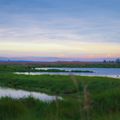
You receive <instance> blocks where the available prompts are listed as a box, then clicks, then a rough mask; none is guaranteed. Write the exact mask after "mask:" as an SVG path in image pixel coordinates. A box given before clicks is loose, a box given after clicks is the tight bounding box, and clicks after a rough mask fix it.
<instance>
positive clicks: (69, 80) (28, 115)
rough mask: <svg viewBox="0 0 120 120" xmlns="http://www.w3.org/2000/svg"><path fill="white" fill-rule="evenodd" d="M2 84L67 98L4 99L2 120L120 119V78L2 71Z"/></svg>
mask: <svg viewBox="0 0 120 120" xmlns="http://www.w3.org/2000/svg"><path fill="white" fill-rule="evenodd" d="M0 86H2V87H10V88H16V89H24V90H31V91H38V92H39V91H40V92H45V93H48V94H54V95H59V96H62V97H63V99H64V100H63V101H59V100H58V101H57V102H52V103H49V104H48V103H44V102H41V101H38V100H35V99H33V98H27V99H20V100H15V99H11V98H1V99H0V120H119V119H120V79H114V78H106V77H85V76H63V75H34V76H32V75H15V74H12V73H1V74H0ZM86 106H87V107H88V108H86Z"/></svg>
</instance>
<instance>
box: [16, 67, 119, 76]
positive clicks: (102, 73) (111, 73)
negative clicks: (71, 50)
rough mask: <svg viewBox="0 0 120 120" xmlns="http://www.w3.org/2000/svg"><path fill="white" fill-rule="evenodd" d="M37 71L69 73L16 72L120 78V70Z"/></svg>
mask: <svg viewBox="0 0 120 120" xmlns="http://www.w3.org/2000/svg"><path fill="white" fill-rule="evenodd" d="M35 69H36V70H49V69H57V70H66V71H68V72H30V73H28V72H16V73H15V74H25V75H29V74H30V75H44V74H47V75H71V74H72V75H80V76H103V77H113V78H120V68H35ZM71 70H81V71H86V70H87V71H93V73H91V72H70V71H71Z"/></svg>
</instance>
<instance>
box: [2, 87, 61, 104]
mask: <svg viewBox="0 0 120 120" xmlns="http://www.w3.org/2000/svg"><path fill="white" fill-rule="evenodd" d="M2 97H10V98H13V99H20V98H28V97H32V98H34V99H38V100H40V101H43V102H52V101H55V100H56V99H58V100H62V97H58V96H50V95H47V94H45V93H40V92H31V91H25V90H16V89H11V88H3V87H0V98H2Z"/></svg>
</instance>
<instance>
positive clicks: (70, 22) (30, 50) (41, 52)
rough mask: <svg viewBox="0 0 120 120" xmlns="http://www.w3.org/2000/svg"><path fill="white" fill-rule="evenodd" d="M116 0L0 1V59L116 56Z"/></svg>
mask: <svg viewBox="0 0 120 120" xmlns="http://www.w3.org/2000/svg"><path fill="white" fill-rule="evenodd" d="M119 6H120V1H119V0H0V56H14V57H15V56H51V57H68V58H69V57H71V58H97V57H119V56H120V52H119V51H120V14H119V12H120V7H119Z"/></svg>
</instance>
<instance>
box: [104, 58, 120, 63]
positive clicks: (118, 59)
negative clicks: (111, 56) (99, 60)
mask: <svg viewBox="0 0 120 120" xmlns="http://www.w3.org/2000/svg"><path fill="white" fill-rule="evenodd" d="M103 63H120V58H117V59H116V60H103Z"/></svg>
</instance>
